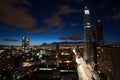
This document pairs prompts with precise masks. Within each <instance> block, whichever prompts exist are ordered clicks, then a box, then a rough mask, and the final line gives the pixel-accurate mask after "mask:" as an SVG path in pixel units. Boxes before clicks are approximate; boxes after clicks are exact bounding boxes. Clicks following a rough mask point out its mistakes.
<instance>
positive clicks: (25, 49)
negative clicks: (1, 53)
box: [22, 36, 29, 53]
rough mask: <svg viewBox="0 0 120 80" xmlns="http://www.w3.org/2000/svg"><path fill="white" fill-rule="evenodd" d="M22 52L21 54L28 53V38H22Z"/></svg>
mask: <svg viewBox="0 0 120 80" xmlns="http://www.w3.org/2000/svg"><path fill="white" fill-rule="evenodd" d="M22 52H23V53H28V52H29V38H28V37H26V36H24V37H23V38H22Z"/></svg>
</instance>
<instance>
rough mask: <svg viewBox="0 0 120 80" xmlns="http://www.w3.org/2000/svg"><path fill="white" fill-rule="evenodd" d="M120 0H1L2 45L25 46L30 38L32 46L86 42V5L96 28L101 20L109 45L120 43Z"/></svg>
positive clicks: (0, 30)
mask: <svg viewBox="0 0 120 80" xmlns="http://www.w3.org/2000/svg"><path fill="white" fill-rule="evenodd" d="M116 1H118V0H116ZM116 1H115V0H110V1H109V0H105V1H104V0H101V1H96V0H92V1H88V0H60V1H59V0H51V1H50V0H36V1H33V0H29V1H28V0H16V1H13V0H11V1H8V0H1V1H0V6H1V7H0V32H1V34H0V45H3V44H5V45H13V44H14V45H17V44H19V45H21V44H22V37H23V36H28V37H29V38H30V44H42V43H52V42H62V41H68V42H83V41H84V22H83V21H84V20H83V10H84V7H85V6H86V5H87V6H88V7H89V8H90V20H91V26H92V28H93V27H94V23H95V21H96V20H97V19H100V20H101V21H102V24H103V32H104V39H105V42H119V41H120V37H119V34H120V32H119V30H120V27H119V26H120V24H119V23H120V21H119V20H120V10H119V8H120V6H119V4H118V3H116ZM118 2H119V1H118Z"/></svg>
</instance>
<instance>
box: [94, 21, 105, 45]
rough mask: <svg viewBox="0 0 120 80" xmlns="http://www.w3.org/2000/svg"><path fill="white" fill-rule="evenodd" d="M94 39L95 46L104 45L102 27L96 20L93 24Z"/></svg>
mask: <svg viewBox="0 0 120 80" xmlns="http://www.w3.org/2000/svg"><path fill="white" fill-rule="evenodd" d="M94 37H95V42H96V45H97V46H98V47H100V46H103V45H104V38H103V27H102V22H101V20H97V21H96V22H95V27H94Z"/></svg>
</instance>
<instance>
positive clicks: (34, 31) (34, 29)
mask: <svg viewBox="0 0 120 80" xmlns="http://www.w3.org/2000/svg"><path fill="white" fill-rule="evenodd" d="M47 31H49V28H47V27H36V28H32V29H28V30H27V32H28V33H36V32H47Z"/></svg>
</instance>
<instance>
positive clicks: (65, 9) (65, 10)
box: [58, 5, 82, 15]
mask: <svg viewBox="0 0 120 80" xmlns="http://www.w3.org/2000/svg"><path fill="white" fill-rule="evenodd" d="M81 11H82V10H77V9H74V8H71V7H70V6H69V5H62V6H60V8H59V10H58V14H63V15H66V14H69V13H79V12H81Z"/></svg>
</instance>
